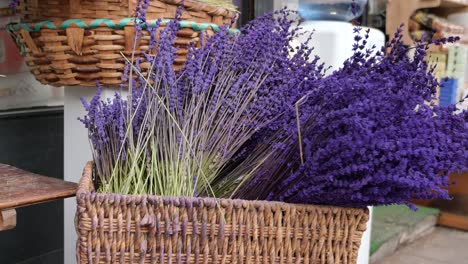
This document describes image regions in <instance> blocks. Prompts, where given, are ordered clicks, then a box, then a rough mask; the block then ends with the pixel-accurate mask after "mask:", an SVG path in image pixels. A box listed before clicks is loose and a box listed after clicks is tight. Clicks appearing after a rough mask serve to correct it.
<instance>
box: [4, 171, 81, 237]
mask: <svg viewBox="0 0 468 264" xmlns="http://www.w3.org/2000/svg"><path fill="white" fill-rule="evenodd" d="M77 187H78V185H77V184H76V183H72V182H66V181H63V180H59V179H55V178H50V177H45V176H41V175H38V174H35V173H31V172H27V171H24V170H20V169H18V168H15V167H12V166H9V165H6V164H1V163H0V231H3V230H9V229H12V228H14V227H15V226H16V210H15V208H18V207H23V206H28V205H33V204H38V203H43V202H48V201H53V200H57V199H62V198H67V197H72V196H75V194H76V189H77Z"/></svg>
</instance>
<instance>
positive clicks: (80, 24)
mask: <svg viewBox="0 0 468 264" xmlns="http://www.w3.org/2000/svg"><path fill="white" fill-rule="evenodd" d="M170 21H171V19H155V20H152V21H149V22H148V25H149V27H155V26H156V25H157V24H158V23H160V25H165V24H167V23H169V22H170ZM179 23H180V28H192V29H193V30H195V31H204V30H207V29H212V30H213V31H215V32H216V31H218V30H219V28H220V26H218V25H216V24H214V23H197V22H195V21H190V20H181V21H180V22H179ZM134 24H135V18H132V17H126V18H122V19H118V20H113V19H108V18H99V19H67V20H62V21H50V20H47V21H40V22H36V23H13V24H9V25H8V26H7V29H8V30H9V31H18V30H21V29H24V30H26V31H28V32H39V31H41V29H52V30H63V29H67V28H71V27H77V28H83V29H92V28H97V27H100V26H107V27H109V28H113V29H122V28H124V27H125V26H132V25H134ZM229 32H230V33H233V34H234V33H239V32H240V31H239V30H238V29H229Z"/></svg>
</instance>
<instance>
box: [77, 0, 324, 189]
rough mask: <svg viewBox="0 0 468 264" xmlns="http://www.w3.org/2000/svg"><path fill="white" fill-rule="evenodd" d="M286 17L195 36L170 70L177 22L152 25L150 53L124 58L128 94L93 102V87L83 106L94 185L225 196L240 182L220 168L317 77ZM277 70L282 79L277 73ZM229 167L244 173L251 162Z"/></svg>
mask: <svg viewBox="0 0 468 264" xmlns="http://www.w3.org/2000/svg"><path fill="white" fill-rule="evenodd" d="M145 3H146V2H145V1H141V3H140V5H141V8H139V9H137V14H138V17H139V21H140V22H141V23H139V24H138V25H137V27H138V29H142V28H145V27H146V28H147V27H148V25H147V24H146V23H147V22H146V19H145V17H144V16H145V11H144V10H145V6H144V5H145ZM179 14H180V11H179ZM288 15H289V13H288V12H286V11H281V12H279V13H278V14H277V17H275V16H274V15H273V14H269V15H266V16H264V17H262V18H260V19H258V20H256V21H254V22H252V23H251V24H249V25H247V26H246V27H245V28H243V29H242V30H241V34H240V35H233V34H231V33H230V31H229V25H227V26H225V27H221V28H220V30H219V31H218V32H217V33H216V34H215V35H214V36H212V37H210V38H209V39H203V42H204V44H203V46H202V47H201V48H199V49H195V48H194V47H191V48H190V49H189V54H188V57H187V58H188V59H187V62H186V66H185V67H184V69H182V70H181V71H180V72H175V71H174V69H173V66H172V65H173V62H174V60H175V59H176V56H175V51H176V49H175V48H174V45H173V43H174V40H175V38H176V37H177V32H178V29H179V20H178V19H176V20H174V21H171V22H170V23H169V24H167V25H164V26H165V27H164V28H163V29H161V30H160V29H157V28H152V29H150V31H149V36H150V41H149V49H148V50H149V51H153V50H155V53H151V52H147V53H145V54H143V59H141V58H137V59H132V58H127V57H125V58H126V60H127V68H128V72H127V73H126V74H125V76H124V80H125V81H126V82H127V87H128V88H129V96H128V97H127V98H126V99H124V98H122V96H120V95H118V94H117V95H116V96H115V98H114V99H113V100H108V101H101V100H100V99H99V93H98V94H97V95H96V96H95V97H94V98H93V100H92V101H91V102H90V104H89V105H88V104H86V102H84V104H85V108H86V110H87V111H88V114H87V116H85V117H84V118H83V119H82V121H83V122H84V123H85V125H86V126H87V128H88V130H89V133H90V138H91V143H92V147H93V152H94V160H95V163H96V167H97V171H98V176H99V178H100V181H101V189H100V191H102V192H113V193H131V194H134V193H138V194H140V193H144V194H158V195H170V196H180V195H188V196H193V195H214V196H220V195H224V194H225V193H226V192H229V191H231V192H232V191H233V190H234V189H235V187H237V186H236V185H237V184H238V183H239V181H242V180H240V179H239V178H233V177H224V176H226V171H228V173H227V175H231V173H229V171H230V170H228V169H227V168H228V167H230V168H231V167H232V164H233V160H236V159H239V157H241V156H242V153H243V152H245V149H246V145H249V144H247V143H249V142H250V141H251V140H252V139H253V138H254V137H257V138H262V137H261V136H259V135H260V134H259V133H258V132H259V131H260V130H262V131H265V133H264V135H266V132H268V131H269V133H272V132H271V131H273V130H276V129H277V128H278V127H279V126H280V125H281V124H284V123H285V122H284V120H285V119H284V118H279V117H280V116H283V117H286V116H292V115H291V113H292V112H291V110H292V108H291V104H292V103H293V102H294V101H296V100H297V98H299V97H300V96H301V95H300V92H301V89H305V87H306V86H304V85H303V83H304V82H305V81H306V80H311V79H316V78H319V77H320V76H321V75H320V74H319V71H320V66H319V67H316V62H317V60H314V61H313V62H312V63H310V62H308V59H309V56H310V49H309V48H307V46H306V45H304V46H302V47H295V48H294V47H292V46H290V40H291V39H292V38H293V37H294V36H295V35H296V34H297V30H291V28H292V24H293V21H291V20H288V19H287V16H288ZM156 24H157V26H160V25H161V23H160V22H158V23H156ZM158 31H159V33H157V32H158ZM158 34H159V36H157V35H158ZM140 36H141V33H140ZM202 38H203V36H202ZM293 49H294V50H295V51H296V52H295V55H293V56H291V55H290V53H291V51H292V50H293ZM135 57H137V56H135ZM143 65H144V66H143ZM317 68H318V69H317ZM284 72H287V73H288V78H282V74H284ZM293 87H294V88H296V89H297V90H294V89H292V88H293ZM263 137H264V136H263ZM262 155H265V156H267V155H268V153H264V154H262ZM234 167H235V171H236V172H240V171H242V172H243V177H245V178H246V179H247V178H248V177H249V173H250V172H251V171H254V170H255V168H257V167H258V165H254V164H250V165H248V166H244V167H238V166H234ZM233 170H234V169H233ZM221 181H222V182H223V184H222V185H219V184H217V183H219V182H221Z"/></svg>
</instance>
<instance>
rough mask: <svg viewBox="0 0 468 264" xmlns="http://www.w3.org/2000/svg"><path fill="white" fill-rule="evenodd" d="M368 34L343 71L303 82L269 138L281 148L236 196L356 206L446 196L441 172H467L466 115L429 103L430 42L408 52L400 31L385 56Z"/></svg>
mask: <svg viewBox="0 0 468 264" xmlns="http://www.w3.org/2000/svg"><path fill="white" fill-rule="evenodd" d="M358 31H359V29H356V33H358ZM368 34H369V32H368V31H367V32H365V33H364V37H363V36H362V35H359V34H357V35H356V37H355V40H356V43H355V44H354V48H353V49H354V51H355V53H354V55H353V56H352V57H351V58H350V59H348V60H347V61H346V62H345V63H344V66H343V67H342V68H341V69H340V70H338V71H335V72H334V73H333V74H331V75H330V76H328V77H326V78H322V79H317V80H315V81H314V82H312V83H310V85H313V86H315V87H316V89H310V92H309V93H308V94H306V95H305V96H304V98H302V99H301V100H300V101H298V102H297V103H296V106H297V109H298V111H297V113H298V119H297V122H290V124H289V127H288V128H286V132H287V133H286V134H289V136H287V137H285V136H283V135H280V137H276V138H275V137H273V138H271V141H272V142H274V141H277V142H280V143H281V145H282V148H279V150H278V151H276V153H275V154H274V155H272V156H271V158H270V159H269V160H268V161H266V162H264V165H263V166H262V167H261V168H260V169H259V170H258V172H257V174H256V176H254V177H252V178H251V180H249V182H248V183H247V184H245V185H244V186H242V187H241V188H240V189H239V190H238V192H237V193H236V194H235V195H234V197H240V198H247V199H267V200H280V201H286V202H291V203H316V204H331V205H340V206H354V207H362V206H367V205H382V204H402V203H403V204H408V205H409V206H412V205H411V202H410V201H411V200H412V199H432V198H444V199H448V198H449V196H448V193H447V189H446V188H445V187H447V185H448V174H449V173H451V172H457V171H461V170H466V169H468V119H467V117H468V114H467V112H466V111H465V112H461V113H457V111H456V109H455V107H454V106H451V107H437V106H434V105H431V104H430V103H428V102H431V101H432V100H433V99H434V97H435V95H436V88H437V86H438V85H439V83H438V81H437V80H436V78H435V77H434V75H433V71H434V69H433V68H431V67H429V66H428V65H427V63H426V62H425V61H424V57H425V56H426V50H427V49H428V45H429V44H431V43H418V45H417V46H416V47H415V48H414V55H413V56H412V57H410V56H408V48H407V47H405V46H404V44H403V42H402V41H401V37H402V35H401V29H400V30H399V31H398V32H397V33H396V35H395V38H394V39H393V40H392V41H391V42H390V43H389V44H388V46H387V48H389V49H390V50H391V51H390V52H389V53H388V54H387V55H384V54H383V51H382V52H377V53H376V54H375V55H372V52H373V51H372V50H371V49H369V50H366V49H365V48H364V47H365V44H366V41H367V38H368ZM455 40H456V39H453V38H451V39H442V40H438V41H436V44H439V43H441V42H446V41H455ZM442 85H443V84H442ZM267 149H268V148H267ZM259 151H260V152H262V151H265V148H263V147H262V148H260V150H259ZM256 152H257V151H254V152H253V153H256ZM265 171H267V172H268V173H265Z"/></svg>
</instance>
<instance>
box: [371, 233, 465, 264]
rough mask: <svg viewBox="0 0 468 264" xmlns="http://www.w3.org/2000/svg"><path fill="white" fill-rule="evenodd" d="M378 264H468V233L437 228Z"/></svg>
mask: <svg viewBox="0 0 468 264" xmlns="http://www.w3.org/2000/svg"><path fill="white" fill-rule="evenodd" d="M376 263H377V264H436V263H437V264H458V263H460V264H466V263H468V232H465V231H460V230H456V229H449V228H444V227H437V228H436V229H435V231H434V232H433V233H431V234H430V235H427V236H425V237H423V238H420V239H418V240H416V241H414V242H413V243H410V244H407V245H404V246H402V247H401V248H400V249H398V250H397V251H396V252H395V253H393V255H392V256H390V257H386V258H384V259H383V260H380V261H378V262H376Z"/></svg>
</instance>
